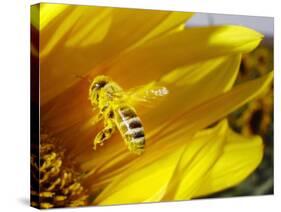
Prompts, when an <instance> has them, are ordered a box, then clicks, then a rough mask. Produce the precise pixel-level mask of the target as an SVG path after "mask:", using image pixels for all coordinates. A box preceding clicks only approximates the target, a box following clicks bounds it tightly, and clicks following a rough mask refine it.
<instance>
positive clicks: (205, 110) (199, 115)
mask: <svg viewBox="0 0 281 212" xmlns="http://www.w3.org/2000/svg"><path fill="white" fill-rule="evenodd" d="M272 77H273V72H271V73H269V74H267V75H265V76H263V77H261V78H259V79H256V80H251V81H248V82H246V83H243V84H241V85H239V86H236V87H234V88H233V89H232V90H230V91H228V92H226V93H224V94H221V95H218V96H217V97H215V98H213V99H210V100H208V101H206V102H205V103H202V104H200V105H199V106H196V107H194V108H193V109H189V110H188V111H186V112H185V113H183V114H181V115H180V116H178V117H175V118H173V119H172V120H171V122H168V123H166V124H164V125H162V126H161V128H160V129H159V130H158V133H157V132H155V136H156V138H159V137H162V136H167V135H170V134H171V133H173V136H175V137H176V136H177V135H178V134H181V133H182V132H183V131H191V132H192V131H195V132H196V131H197V130H199V129H202V128H205V127H207V126H209V125H210V124H212V123H214V122H216V121H218V120H219V119H221V118H223V117H224V116H226V115H227V114H228V113H230V112H232V111H234V110H235V109H237V108H239V107H240V106H242V105H243V104H245V103H247V102H249V101H250V100H252V99H254V98H256V97H257V96H259V95H261V94H262V93H263V92H264V91H265V90H266V89H267V88H268V86H270V83H271V81H272ZM175 121H176V122H175ZM171 123H173V124H171ZM186 123H189V124H188V125H187V124H186ZM163 129H165V130H163ZM174 132H176V133H174ZM156 138H155V139H156Z"/></svg>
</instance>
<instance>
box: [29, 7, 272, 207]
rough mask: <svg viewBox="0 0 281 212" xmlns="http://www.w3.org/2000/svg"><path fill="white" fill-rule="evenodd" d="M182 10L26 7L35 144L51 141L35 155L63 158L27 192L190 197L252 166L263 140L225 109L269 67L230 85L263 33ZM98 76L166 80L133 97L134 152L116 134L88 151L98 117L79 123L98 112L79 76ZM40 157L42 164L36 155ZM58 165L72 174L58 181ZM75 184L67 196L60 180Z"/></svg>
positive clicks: (244, 97)
mask: <svg viewBox="0 0 281 212" xmlns="http://www.w3.org/2000/svg"><path fill="white" fill-rule="evenodd" d="M191 16H192V13H186V12H168V11H152V10H141V9H122V8H107V7H94V6H74V5H61V4H46V3H41V4H40V5H36V6H33V7H32V16H31V21H32V32H34V33H35V34H36V32H37V34H38V33H40V39H39V45H37V44H36V42H33V43H32V48H31V50H32V57H33V58H37V59H38V60H39V65H40V111H41V115H40V118H41V128H42V130H41V131H42V132H44V136H45V137H47V138H51V139H45V141H44V139H43V140H42V141H41V149H42V148H46V147H45V146H48V145H51V148H50V151H45V152H46V153H44V151H43V152H42V151H41V153H42V154H43V155H41V157H44V154H45V155H48V156H49V157H50V155H54V154H55V155H57V157H58V156H59V155H62V152H63V157H61V158H57V157H56V158H54V161H53V163H54V164H56V163H55V162H56V161H57V160H60V161H61V163H60V166H59V172H58V173H57V175H56V176H57V178H56V177H52V178H49V182H48V186H49V187H48V186H45V185H46V184H44V185H41V190H40V192H41V194H40V193H39V194H38V193H37V194H36V193H34V195H39V196H40V197H41V196H43V197H44V195H43V194H42V193H43V192H46V191H50V192H51V193H52V195H51V197H48V198H47V197H44V199H42V198H41V199H40V201H41V202H40V203H42V201H44V203H45V204H44V205H42V204H41V205H39V206H38V207H63V206H79V205H111V204H123V203H140V202H159V201H171V200H187V199H192V198H198V197H202V196H206V195H208V194H211V193H214V192H217V191H220V190H223V189H226V188H229V187H232V186H234V185H236V184H238V183H240V182H241V181H242V180H243V179H245V178H246V177H247V176H248V175H249V174H250V173H251V172H252V171H253V170H254V169H255V168H256V167H257V166H258V165H259V163H260V161H261V159H262V156H263V144H262V139H261V138H260V137H259V136H254V137H251V138H245V137H243V136H241V135H239V134H237V133H235V132H233V131H232V130H231V129H230V127H229V126H228V123H227V121H226V120H225V119H224V117H226V115H227V114H229V113H230V112H232V111H234V110H235V109H237V108H239V107H240V106H242V105H243V104H245V103H247V102H249V101H251V100H252V99H254V98H256V97H258V96H259V95H261V94H262V93H263V91H264V90H265V89H266V88H267V87H268V85H269V84H270V82H271V81H272V73H269V74H267V75H265V76H263V77H260V78H258V79H255V80H251V81H248V82H246V83H242V84H240V85H238V86H235V87H233V84H234V82H235V79H236V77H237V74H238V70H239V65H240V60H241V54H243V53H247V52H250V51H252V50H253V49H254V48H255V47H256V46H257V45H258V44H259V43H260V41H261V40H262V38H263V36H262V35H261V34H260V33H258V32H256V31H254V30H251V29H249V28H245V27H242V26H232V25H227V26H212V27H195V28H186V27H184V26H185V23H186V21H187V20H188V19H189V18H190V17H191ZM99 75H106V76H109V77H110V78H111V79H113V80H114V81H115V82H117V83H118V84H119V85H120V86H121V87H122V88H123V89H124V90H129V89H131V88H133V87H137V86H144V88H146V87H149V85H150V84H151V83H156V84H160V85H163V86H165V87H166V88H167V89H168V91H169V94H168V95H166V96H165V98H162V99H161V100H159V101H158V100H155V101H154V102H153V103H152V105H149V106H145V105H142V104H137V105H135V109H136V111H137V112H138V115H139V117H140V118H141V120H142V122H143V126H144V128H145V133H146V139H147V143H146V146H145V151H144V153H143V154H142V155H140V156H138V155H136V154H133V153H131V152H130V151H128V149H127V148H126V146H125V145H124V143H123V140H122V138H121V136H120V135H119V134H118V133H115V134H114V135H113V136H112V137H111V138H110V139H109V140H108V141H106V142H105V143H104V145H103V146H102V147H98V148H97V150H95V151H94V150H93V148H92V140H93V138H94V137H95V135H96V134H97V133H98V132H99V130H100V129H101V128H102V125H101V124H99V123H96V124H89V123H91V120H92V117H94V116H95V115H96V113H97V111H93V109H92V107H91V104H90V102H89V100H88V89H89V85H90V84H89V82H88V79H90V80H92V79H93V78H95V77H96V76H99ZM77 76H80V77H77ZM41 138H42V134H41ZM46 140H47V141H46ZM48 156H46V157H45V158H46V159H47V158H48ZM40 162H41V163H39V165H37V166H38V167H39V170H40V172H41V171H42V170H44V169H43V168H42V167H45V166H46V165H44V164H45V163H46V161H40ZM49 164H50V163H49ZM51 164H52V163H51ZM50 166H52V165H50ZM53 168H54V167H53ZM50 170H52V167H50V168H49V169H48V171H50ZM48 171H46V172H48ZM64 172H67V173H69V174H70V173H71V174H72V176H75V177H72V178H71V180H70V183H69V184H68V185H65V184H63V186H62V184H61V183H62V181H63V177H62V173H64ZM43 176H45V175H43ZM57 179H61V181H60V183H57V184H55V183H56V180H57ZM39 180H40V179H39ZM41 180H42V179H41ZM58 181H59V180H58ZM75 183H76V186H77V187H81V189H80V190H79V191H80V193H79V192H78V194H77V193H75V195H71V198H74V199H75V197H77V201H76V202H75V203H74V204H72V203H73V202H71V201H70V200H68V201H66V199H67V198H70V197H69V195H68V193H66V194H64V193H63V192H64V191H62V188H63V189H67V188H69V187H71V185H72V184H75ZM54 184H55V185H54ZM52 185H54V186H52ZM50 186H51V188H52V189H49V188H50ZM72 187H74V186H72ZM57 196H59V197H57ZM62 196H63V197H62ZM74 199H73V201H74ZM58 200H59V201H58ZM78 200H81V201H78ZM60 201H64V202H60ZM58 202H60V203H59V204H58ZM77 202H78V203H77Z"/></svg>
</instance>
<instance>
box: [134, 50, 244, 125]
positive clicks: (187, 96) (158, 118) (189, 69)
mask: <svg viewBox="0 0 281 212" xmlns="http://www.w3.org/2000/svg"><path fill="white" fill-rule="evenodd" d="M240 59H241V57H240V55H236V56H235V55H231V56H226V57H221V58H215V59H211V60H208V61H204V62H201V63H196V64H194V65H190V66H186V67H183V68H179V69H176V70H175V71H172V72H171V73H169V74H167V75H165V76H164V77H162V78H161V80H160V82H159V83H160V84H163V85H164V86H166V87H167V88H168V90H169V94H168V95H167V97H165V98H164V100H163V101H161V104H159V105H157V104H156V107H155V108H153V109H149V111H147V112H146V113H145V114H144V115H143V116H144V117H143V122H144V123H145V126H146V128H147V129H148V130H151V129H155V128H157V127H158V126H161V123H164V122H166V121H167V120H169V119H171V118H172V117H175V116H177V115H178V114H179V113H182V111H183V110H188V109H191V108H193V107H194V106H196V105H199V104H201V103H203V102H204V101H206V100H208V99H211V98H213V97H215V96H217V95H219V94H221V93H223V92H225V91H228V90H229V89H230V88H231V87H232V85H233V83H234V81H235V79H236V76H237V73H238V70H239V66H240ZM151 104H154V102H152V103H151ZM178 106H180V108H182V110H175V107H178ZM142 107H143V106H142ZM142 110H143V109H142V108H141V107H139V108H137V111H142ZM142 114H143V113H141V114H140V115H142Z"/></svg>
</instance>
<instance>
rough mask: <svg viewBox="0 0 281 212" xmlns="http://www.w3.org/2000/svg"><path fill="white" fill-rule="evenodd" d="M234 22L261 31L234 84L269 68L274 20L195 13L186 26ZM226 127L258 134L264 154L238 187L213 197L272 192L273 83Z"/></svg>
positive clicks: (241, 110) (237, 112)
mask: <svg viewBox="0 0 281 212" xmlns="http://www.w3.org/2000/svg"><path fill="white" fill-rule="evenodd" d="M224 24H234V25H242V26H246V27H250V28H252V29H254V30H256V31H258V32H261V33H262V34H264V36H265V37H264V39H263V41H262V42H261V44H260V45H259V47H258V48H257V49H255V50H254V51H253V52H251V53H248V54H245V55H243V56H242V61H241V65H240V70H239V74H238V78H237V81H236V84H239V83H242V82H244V81H247V80H251V79H254V78H257V77H260V76H262V75H264V74H266V73H268V72H269V71H272V70H273V41H274V36H273V35H274V20H273V18H271V17H256V16H240V15H222V14H210V13H196V14H195V15H194V16H193V17H192V19H191V20H189V21H188V23H187V26H188V27H193V26H208V25H209V26H210V25H224ZM228 120H229V123H230V126H231V127H232V128H233V129H234V130H235V131H237V132H239V133H241V134H243V135H244V136H253V135H257V134H258V135H260V136H262V138H263V141H264V157H263V160H262V163H261V164H260V166H259V167H258V168H257V169H256V171H255V172H254V173H252V174H251V175H250V176H249V177H248V178H247V179H246V180H245V181H243V182H242V183H241V184H239V185H238V186H236V187H234V188H231V189H228V190H225V191H222V192H219V193H216V194H213V195H212V196H210V198H213V197H230V196H248V195H265V194H273V192H274V189H273V187H274V186H273V84H272V86H271V87H270V88H269V89H268V91H267V92H266V93H265V94H264V95H263V96H261V97H260V98H259V99H256V100H254V101H252V102H250V103H249V104H247V105H245V106H244V107H242V108H240V109H239V110H237V111H235V112H233V113H232V114H230V115H229V116H228Z"/></svg>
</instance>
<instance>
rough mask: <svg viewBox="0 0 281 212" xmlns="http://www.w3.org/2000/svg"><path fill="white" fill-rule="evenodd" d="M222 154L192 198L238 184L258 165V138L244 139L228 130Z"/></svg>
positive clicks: (261, 151)
mask: <svg viewBox="0 0 281 212" xmlns="http://www.w3.org/2000/svg"><path fill="white" fill-rule="evenodd" d="M226 139H227V142H226V145H225V147H224V150H223V154H222V156H221V157H220V159H219V160H218V161H217V163H216V164H215V165H214V167H213V168H212V169H211V170H210V171H209V173H208V174H207V175H206V177H205V179H204V181H203V183H202V184H201V185H200V188H199V189H198V190H197V191H196V193H195V194H194V197H200V196H204V195H207V194H210V193H214V192H217V191H220V190H223V189H226V188H229V187H232V186H234V185H236V184H239V183H240V182H241V181H242V180H243V179H245V178H246V177H247V176H248V175H249V174H250V173H251V172H253V170H254V169H255V168H256V167H257V166H258V165H259V163H260V162H261V160H262V156H263V144H262V140H261V138H260V137H258V136H256V137H252V138H245V137H243V136H241V135H239V134H237V133H235V132H233V131H231V130H230V129H229V131H228V134H227V137H226Z"/></svg>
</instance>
